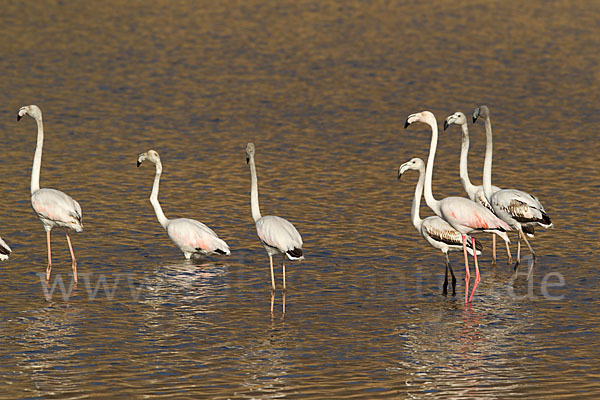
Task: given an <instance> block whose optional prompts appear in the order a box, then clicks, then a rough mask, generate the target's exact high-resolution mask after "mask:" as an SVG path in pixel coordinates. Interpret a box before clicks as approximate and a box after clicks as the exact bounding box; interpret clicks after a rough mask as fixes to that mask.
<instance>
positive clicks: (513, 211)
mask: <svg viewBox="0 0 600 400" xmlns="http://www.w3.org/2000/svg"><path fill="white" fill-rule="evenodd" d="M492 202H493V203H494V206H495V207H498V208H500V209H501V210H502V211H504V212H506V213H508V214H509V215H510V216H511V217H512V218H514V219H515V220H516V221H518V222H520V223H539V224H540V225H542V226H551V225H552V222H551V221H550V217H549V216H548V214H546V211H545V210H544V206H543V205H542V203H540V201H539V200H538V199H537V197H535V196H532V195H530V194H529V193H526V192H523V191H521V190H515V189H504V190H500V191H498V192H496V193H495V194H494V195H493V197H492Z"/></svg>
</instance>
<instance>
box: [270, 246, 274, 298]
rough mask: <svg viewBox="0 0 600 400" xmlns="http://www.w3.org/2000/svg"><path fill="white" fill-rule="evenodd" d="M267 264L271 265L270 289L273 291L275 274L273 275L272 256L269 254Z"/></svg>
mask: <svg viewBox="0 0 600 400" xmlns="http://www.w3.org/2000/svg"><path fill="white" fill-rule="evenodd" d="M269 264H271V288H272V290H273V291H275V274H274V273H273V256H272V255H270V254H269Z"/></svg>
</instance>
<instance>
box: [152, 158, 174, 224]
mask: <svg viewBox="0 0 600 400" xmlns="http://www.w3.org/2000/svg"><path fill="white" fill-rule="evenodd" d="M161 174H162V164H161V163H160V161H158V162H157V163H156V175H154V185H153V186H152V193H151V194H150V203H151V204H152V207H154V212H155V213H156V218H158V222H160V224H161V225H162V227H163V228H165V229H167V223H168V222H169V220H168V219H167V217H165V213H163V210H162V207H161V206H160V203H159V202H158V187H159V184H160V175H161Z"/></svg>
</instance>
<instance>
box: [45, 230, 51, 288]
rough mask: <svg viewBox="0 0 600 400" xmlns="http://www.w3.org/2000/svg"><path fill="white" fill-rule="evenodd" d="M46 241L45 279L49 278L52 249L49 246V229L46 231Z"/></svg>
mask: <svg viewBox="0 0 600 400" xmlns="http://www.w3.org/2000/svg"><path fill="white" fill-rule="evenodd" d="M46 242H48V267H46V280H47V281H49V280H50V271H52V249H51V248H50V231H46Z"/></svg>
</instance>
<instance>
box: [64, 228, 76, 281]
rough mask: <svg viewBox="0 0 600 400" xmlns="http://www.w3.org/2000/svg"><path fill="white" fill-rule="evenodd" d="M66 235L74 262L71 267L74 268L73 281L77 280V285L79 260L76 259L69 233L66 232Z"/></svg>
mask: <svg viewBox="0 0 600 400" xmlns="http://www.w3.org/2000/svg"><path fill="white" fill-rule="evenodd" d="M65 235H67V243H68V244H69V250H70V251H71V259H72V260H73V264H72V265H71V268H73V279H74V280H75V283H77V260H76V259H75V252H74V251H73V246H72V245H71V238H70V237H69V231H66V230H65Z"/></svg>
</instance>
